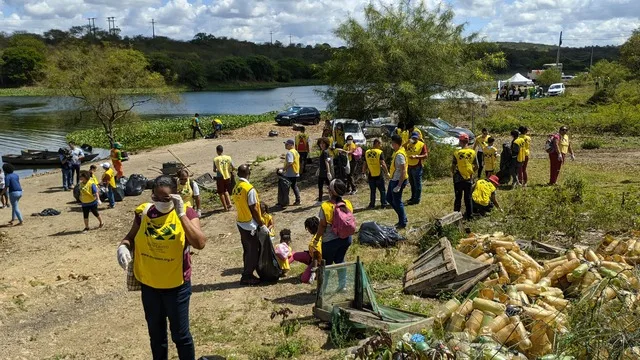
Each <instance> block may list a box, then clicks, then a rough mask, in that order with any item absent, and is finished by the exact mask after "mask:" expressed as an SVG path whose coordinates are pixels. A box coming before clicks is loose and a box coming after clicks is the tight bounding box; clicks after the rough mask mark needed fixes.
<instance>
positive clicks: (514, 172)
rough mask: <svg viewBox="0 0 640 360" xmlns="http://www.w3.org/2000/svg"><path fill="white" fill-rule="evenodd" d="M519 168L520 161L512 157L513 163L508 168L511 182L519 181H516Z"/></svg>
mask: <svg viewBox="0 0 640 360" xmlns="http://www.w3.org/2000/svg"><path fill="white" fill-rule="evenodd" d="M521 168H522V163H521V162H518V161H517V160H515V159H514V160H513V163H512V164H511V167H510V168H509V170H510V172H511V183H512V184H514V185H515V184H519V183H520V182H519V181H518V175H519V174H520V169H521Z"/></svg>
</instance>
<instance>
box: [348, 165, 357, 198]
mask: <svg viewBox="0 0 640 360" xmlns="http://www.w3.org/2000/svg"><path fill="white" fill-rule="evenodd" d="M355 167H356V162H355V160H351V161H349V168H350V169H351V171H349V173H348V174H347V182H346V184H347V192H348V191H356V184H355V183H354V182H353V172H354V171H355Z"/></svg>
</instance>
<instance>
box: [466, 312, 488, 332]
mask: <svg viewBox="0 0 640 360" xmlns="http://www.w3.org/2000/svg"><path fill="white" fill-rule="evenodd" d="M483 317H484V313H483V312H482V310H478V309H476V310H473V311H472V312H471V315H470V316H469V320H467V323H466V324H465V332H467V333H469V335H470V336H471V337H473V338H475V337H476V336H478V330H480V326H482V319H483Z"/></svg>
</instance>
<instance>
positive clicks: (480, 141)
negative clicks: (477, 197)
mask: <svg viewBox="0 0 640 360" xmlns="http://www.w3.org/2000/svg"><path fill="white" fill-rule="evenodd" d="M489 137H490V136H489V130H487V129H486V128H483V129H482V133H481V134H479V135H478V136H476V142H475V143H474V144H473V150H475V151H476V154H477V156H476V157H477V158H478V179H480V178H482V170H483V169H484V149H485V148H486V147H487V146H488V145H489V144H488V143H487V141H488V140H489Z"/></svg>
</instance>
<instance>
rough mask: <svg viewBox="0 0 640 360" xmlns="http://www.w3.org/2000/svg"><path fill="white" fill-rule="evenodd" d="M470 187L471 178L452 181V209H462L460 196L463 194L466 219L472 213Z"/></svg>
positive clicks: (469, 217)
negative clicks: (453, 195)
mask: <svg viewBox="0 0 640 360" xmlns="http://www.w3.org/2000/svg"><path fill="white" fill-rule="evenodd" d="M471 187H472V186H471V180H463V181H459V182H456V183H453V190H454V192H455V196H456V198H455V201H454V202H453V211H460V210H461V209H462V197H463V195H464V207H465V215H464V216H465V218H466V219H471V214H472V213H473V205H472V201H471Z"/></svg>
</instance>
